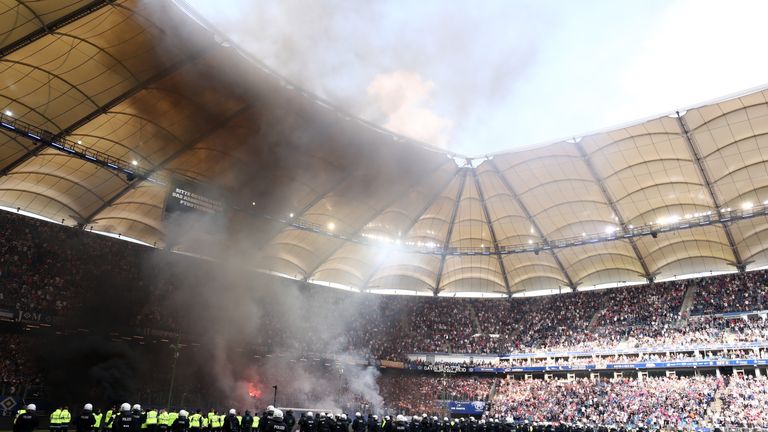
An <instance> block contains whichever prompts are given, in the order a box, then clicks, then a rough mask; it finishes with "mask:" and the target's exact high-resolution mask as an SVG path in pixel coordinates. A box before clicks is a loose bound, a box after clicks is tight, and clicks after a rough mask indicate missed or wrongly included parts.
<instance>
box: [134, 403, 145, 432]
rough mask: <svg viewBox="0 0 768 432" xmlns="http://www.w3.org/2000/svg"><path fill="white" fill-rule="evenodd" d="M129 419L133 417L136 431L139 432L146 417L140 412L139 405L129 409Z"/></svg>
mask: <svg viewBox="0 0 768 432" xmlns="http://www.w3.org/2000/svg"><path fill="white" fill-rule="evenodd" d="M131 417H133V421H134V423H136V430H140V429H141V426H142V425H144V420H145V419H146V418H147V417H146V415H145V414H144V413H143V412H141V405H139V404H134V405H133V408H131Z"/></svg>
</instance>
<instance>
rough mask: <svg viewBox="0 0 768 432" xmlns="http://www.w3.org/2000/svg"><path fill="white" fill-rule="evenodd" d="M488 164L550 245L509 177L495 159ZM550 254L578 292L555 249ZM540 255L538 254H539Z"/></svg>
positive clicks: (532, 224)
mask: <svg viewBox="0 0 768 432" xmlns="http://www.w3.org/2000/svg"><path fill="white" fill-rule="evenodd" d="M486 163H488V164H489V166H490V167H491V168H492V169H493V171H495V172H496V175H498V176H499V180H501V183H502V184H503V185H504V187H505V188H507V192H509V194H510V195H512V199H514V200H515V203H517V206H518V207H520V210H522V211H523V214H525V217H526V219H528V222H529V223H530V224H531V226H532V227H533V229H535V230H536V233H538V235H539V237H540V238H541V241H542V242H543V243H544V244H549V241H548V240H547V238H546V237H545V236H544V232H543V231H541V227H539V224H538V223H536V220H535V219H534V218H533V215H532V214H531V212H530V211H528V207H526V205H525V203H523V201H522V200H521V199H520V195H518V194H517V192H516V191H515V188H514V187H512V184H511V183H510V182H509V180H507V177H506V176H504V174H502V173H501V171H500V170H499V167H497V166H496V163H495V162H494V161H493V159H488V161H486ZM549 252H550V253H551V254H552V258H554V260H555V263H556V264H557V267H558V268H559V269H560V272H562V273H563V278H564V279H565V281H566V283H568V287H569V288H571V289H572V290H574V291H575V290H576V287H577V286H578V284H577V283H574V281H573V279H571V275H569V274H568V271H567V270H565V266H564V265H563V262H562V261H560V257H558V256H557V254H556V253H555V250H554V249H550V250H549ZM537 255H538V253H537Z"/></svg>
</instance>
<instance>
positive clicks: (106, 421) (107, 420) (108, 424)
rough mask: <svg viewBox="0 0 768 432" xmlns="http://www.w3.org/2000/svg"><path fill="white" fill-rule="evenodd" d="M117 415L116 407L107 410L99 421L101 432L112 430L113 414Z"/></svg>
mask: <svg viewBox="0 0 768 432" xmlns="http://www.w3.org/2000/svg"><path fill="white" fill-rule="evenodd" d="M116 413H117V407H116V406H113V407H112V408H110V409H108V410H107V412H106V413H105V414H104V418H103V419H102V421H101V432H106V431H107V430H111V429H112V422H113V421H114V420H115V414H116Z"/></svg>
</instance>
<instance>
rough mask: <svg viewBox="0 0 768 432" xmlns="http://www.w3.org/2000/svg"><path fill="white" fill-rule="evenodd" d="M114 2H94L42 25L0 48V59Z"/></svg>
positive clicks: (103, 0) (104, 0)
mask: <svg viewBox="0 0 768 432" xmlns="http://www.w3.org/2000/svg"><path fill="white" fill-rule="evenodd" d="M114 2H115V0H95V1H92V2H90V3H88V4H87V5H85V6H83V7H81V8H80V9H77V10H75V11H72V12H70V13H68V14H66V15H64V16H63V17H61V18H59V19H56V20H54V21H51V22H50V23H48V24H44V25H43V26H42V27H38V28H37V29H36V30H35V31H33V32H32V33H29V34H26V35H24V36H22V37H21V38H19V39H16V40H15V41H13V42H11V43H9V44H7V45H5V46H4V47H2V48H0V58H4V57H6V56H8V55H9V54H11V53H13V52H15V51H18V50H20V49H21V48H23V47H25V46H27V45H29V44H31V43H32V42H34V41H36V40H38V39H40V38H42V37H43V36H45V35H49V34H51V33H53V32H55V31H57V30H58V29H60V28H62V27H64V26H65V25H67V24H70V23H73V22H75V21H77V20H79V19H80V18H82V17H84V16H86V15H90V14H91V13H93V12H96V11H97V10H99V9H101V8H103V7H104V6H106V5H108V4H111V3H114Z"/></svg>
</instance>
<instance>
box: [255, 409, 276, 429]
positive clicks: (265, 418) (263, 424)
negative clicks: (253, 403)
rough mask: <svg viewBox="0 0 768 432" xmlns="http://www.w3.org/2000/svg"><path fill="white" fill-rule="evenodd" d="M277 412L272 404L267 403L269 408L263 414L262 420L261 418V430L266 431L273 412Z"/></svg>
mask: <svg viewBox="0 0 768 432" xmlns="http://www.w3.org/2000/svg"><path fill="white" fill-rule="evenodd" d="M274 412H275V407H273V406H272V405H267V410H266V411H264V413H262V415H261V420H259V432H264V431H265V430H266V428H267V425H268V424H269V419H271V418H272V414H274Z"/></svg>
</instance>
